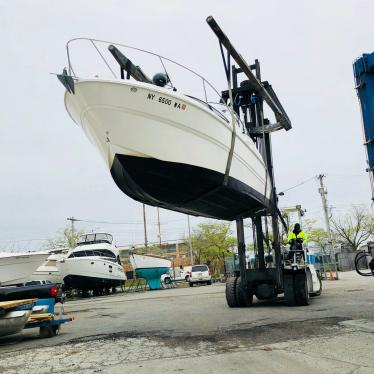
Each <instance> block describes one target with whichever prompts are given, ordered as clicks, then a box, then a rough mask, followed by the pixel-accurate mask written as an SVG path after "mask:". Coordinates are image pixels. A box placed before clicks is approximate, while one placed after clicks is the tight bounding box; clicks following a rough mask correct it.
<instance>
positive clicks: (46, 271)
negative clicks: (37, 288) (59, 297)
mask: <svg viewBox="0 0 374 374" xmlns="http://www.w3.org/2000/svg"><path fill="white" fill-rule="evenodd" d="M52 252H53V253H50V255H49V256H48V258H47V259H46V261H44V262H43V264H42V265H40V266H39V267H38V268H37V269H36V271H35V272H34V273H33V274H32V275H31V277H30V278H29V279H28V280H29V281H33V280H48V281H50V282H51V283H62V282H63V276H62V273H61V271H60V269H59V268H58V267H57V262H58V261H61V260H63V259H64V258H66V256H67V253H68V249H66V250H58V251H52Z"/></svg>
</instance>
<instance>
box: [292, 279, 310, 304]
mask: <svg viewBox="0 0 374 374" xmlns="http://www.w3.org/2000/svg"><path fill="white" fill-rule="evenodd" d="M294 287H295V297H296V304H297V305H300V306H303V305H309V290H308V281H307V277H306V274H305V273H297V274H295V277H294Z"/></svg>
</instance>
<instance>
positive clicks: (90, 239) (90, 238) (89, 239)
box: [77, 233, 113, 245]
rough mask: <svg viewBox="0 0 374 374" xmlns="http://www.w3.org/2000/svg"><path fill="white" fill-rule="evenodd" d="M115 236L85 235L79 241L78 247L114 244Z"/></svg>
mask: <svg viewBox="0 0 374 374" xmlns="http://www.w3.org/2000/svg"><path fill="white" fill-rule="evenodd" d="M112 242H113V236H112V235H110V234H105V233H97V234H84V235H81V236H80V237H79V239H78V241H77V245H85V244H93V243H109V244H112Z"/></svg>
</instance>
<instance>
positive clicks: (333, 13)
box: [0, 0, 374, 250]
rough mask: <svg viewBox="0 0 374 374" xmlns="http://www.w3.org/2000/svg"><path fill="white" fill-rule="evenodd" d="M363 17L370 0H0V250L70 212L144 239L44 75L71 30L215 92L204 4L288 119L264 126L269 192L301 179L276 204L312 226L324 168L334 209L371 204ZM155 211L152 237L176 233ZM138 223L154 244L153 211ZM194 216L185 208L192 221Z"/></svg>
mask: <svg viewBox="0 0 374 374" xmlns="http://www.w3.org/2000/svg"><path fill="white" fill-rule="evenodd" d="M373 14H374V2H373V1H364V0H352V1H348V0H329V1H320V0H314V1H287V0H283V1H277V0H272V1H270V0H269V1H267V0H261V1H259V0H252V1H248V0H247V1H223V0H206V1H197V0H189V1H178V0H159V1H157V2H155V1H151V0H149V1H148V0H137V1H127V0H122V1H114V0H106V1H94V0H89V1H88V0H87V1H83V0H74V1H73V0H65V1H64V2H62V3H58V4H57V2H53V1H50V0H48V1H47V0H46V1H44V0H34V1H32V2H30V1H20V0H12V1H6V0H0V30H1V32H0V46H1V50H2V53H1V59H0V67H1V90H0V102H1V110H0V176H1V177H0V207H1V214H0V233H1V238H0V250H2V249H3V250H4V249H6V250H12V249H13V250H20V249H37V248H39V247H41V246H43V245H44V244H45V240H46V239H49V238H53V237H55V236H56V235H57V234H58V233H59V232H61V230H62V229H63V228H64V227H65V226H66V225H67V224H68V221H67V217H71V216H74V217H75V218H78V219H82V220H87V221H95V222H111V224H104V223H95V222H77V223H76V227H77V229H80V230H83V231H90V230H104V231H109V232H111V233H113V235H114V237H115V238H116V242H117V244H119V245H125V244H133V243H141V242H142V241H143V240H144V236H143V221H142V213H143V211H142V205H141V204H140V203H138V202H135V201H133V200H131V199H130V198H129V197H127V196H125V195H124V194H123V193H122V192H121V191H120V190H119V189H118V188H117V187H116V185H115V183H114V182H113V180H112V178H111V176H110V173H109V171H108V170H107V168H106V166H105V163H104V161H103V160H102V159H101V157H100V155H99V153H98V152H97V150H96V148H95V147H94V146H93V145H92V144H91V143H90V142H89V141H88V139H87V138H86V137H85V135H84V134H83V132H82V131H81V130H80V129H79V128H78V127H77V126H76V125H75V124H74V123H73V122H72V120H71V119H70V118H69V116H68V115H67V113H66V111H65V108H64V104H63V95H64V89H63V87H62V86H61V84H60V83H59V82H58V81H57V79H56V77H55V76H54V75H52V74H51V73H59V72H61V71H62V68H63V67H64V66H66V65H67V62H66V51H65V44H66V42H67V41H68V40H69V39H72V38H75V37H91V38H96V39H103V40H110V41H116V42H119V43H123V44H129V45H132V46H136V47H138V48H142V49H146V50H150V51H154V52H157V53H159V54H161V55H164V56H167V57H170V58H172V59H174V60H176V61H180V62H182V63H183V64H184V65H186V66H188V67H190V68H192V69H193V70H195V71H197V72H199V73H200V74H201V75H203V76H204V77H206V78H207V79H208V80H209V81H210V82H211V83H213V84H214V85H215V86H216V87H217V88H218V89H219V90H224V89H226V86H225V81H224V70H223V65H222V61H221V57H220V52H219V48H218V42H217V39H216V37H215V35H214V34H213V32H212V31H211V30H210V28H209V27H208V25H207V24H206V22H205V19H206V17H207V16H208V15H213V16H214V17H215V19H216V21H217V22H218V23H219V25H220V26H221V28H222V29H223V30H224V32H225V33H226V34H227V35H228V36H229V38H230V39H231V41H232V42H233V44H234V45H235V47H236V49H237V50H239V52H240V53H241V54H242V55H243V57H244V58H245V59H246V60H247V62H248V63H253V61H254V59H255V58H258V59H259V60H260V63H261V72H262V78H263V80H268V81H269V82H270V83H271V84H272V86H273V88H274V89H275V91H276V92H277V95H278V97H279V98H280V100H281V102H282V104H283V107H284V108H285V109H286V111H287V113H288V116H289V117H290V119H291V121H292V124H293V128H292V130H290V131H288V132H285V131H280V132H277V133H275V134H274V135H273V136H272V141H273V158H274V165H275V178H276V186H277V190H278V191H283V190H287V189H288V188H290V187H292V186H295V185H297V184H300V183H301V182H303V181H306V180H309V181H308V182H306V183H303V184H301V185H300V186H299V187H297V188H294V189H291V190H289V191H286V192H285V195H284V196H282V197H280V206H281V207H290V206H295V205H297V204H300V205H301V206H302V207H303V208H304V209H306V210H307V217H308V218H310V219H316V220H317V222H318V223H319V224H320V225H323V215H322V207H321V199H320V195H319V194H318V184H317V181H316V179H313V178H312V177H313V176H316V175H317V174H321V173H323V174H326V178H325V184H326V186H327V189H328V195H327V196H328V202H329V204H330V205H331V206H332V207H333V210H332V211H333V214H335V215H342V214H344V213H345V212H346V211H347V210H348V209H349V207H350V206H351V205H352V204H364V205H366V206H368V207H370V197H371V195H370V185H369V178H368V175H367V173H366V172H365V168H366V161H365V160H366V157H365V151H364V147H363V136H362V129H361V127H362V126H361V114H360V109H359V104H358V100H357V96H356V93H355V90H354V81H353V74H352V62H353V61H354V59H355V58H357V57H359V56H360V55H361V54H362V53H369V52H372V51H373V50H374V41H373V35H374V23H373V22H372V16H373ZM80 57H84V53H83V52H82V53H81V56H80ZM311 178H312V179H311ZM160 219H161V237H162V240H173V239H179V238H181V237H183V236H185V235H187V234H188V226H187V217H186V216H185V215H182V214H179V213H175V212H170V211H167V210H161V211H160ZM147 220H148V236H149V241H150V242H156V241H158V237H157V212H156V209H155V208H152V207H147ZM204 221H205V220H204V219H202V218H196V217H192V218H191V225H192V228H194V227H196V225H197V224H198V223H200V222H204ZM233 229H234V226H233ZM248 236H249V233H247V237H248ZM247 239H248V238H247Z"/></svg>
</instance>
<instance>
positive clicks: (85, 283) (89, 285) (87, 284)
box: [64, 274, 121, 290]
mask: <svg viewBox="0 0 374 374" xmlns="http://www.w3.org/2000/svg"><path fill="white" fill-rule="evenodd" d="M64 284H65V288H67V289H69V288H74V289H77V290H96V289H103V288H111V287H117V286H120V285H121V281H120V280H115V279H104V278H97V277H86V276H83V275H72V274H69V275H67V276H66V277H65V278H64Z"/></svg>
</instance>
